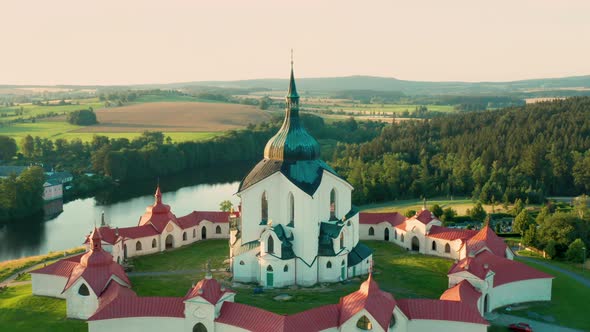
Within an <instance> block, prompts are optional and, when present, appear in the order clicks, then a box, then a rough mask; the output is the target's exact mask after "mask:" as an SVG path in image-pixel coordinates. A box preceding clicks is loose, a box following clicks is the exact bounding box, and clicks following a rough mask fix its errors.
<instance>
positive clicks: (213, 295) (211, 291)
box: [184, 276, 234, 304]
mask: <svg viewBox="0 0 590 332" xmlns="http://www.w3.org/2000/svg"><path fill="white" fill-rule="evenodd" d="M226 293H234V291H232V290H226V289H224V288H223V287H222V286H221V285H220V284H219V283H218V282H217V280H215V279H213V278H211V276H206V277H205V278H204V279H201V280H200V281H199V282H198V283H197V284H196V285H195V286H194V287H193V288H191V289H190V290H189V291H188V293H187V294H186V295H185V297H184V299H185V300H187V299H191V298H194V297H198V296H199V297H201V298H203V299H205V300H207V302H209V303H211V304H217V302H219V299H221V297H222V296H223V295H224V294H226Z"/></svg>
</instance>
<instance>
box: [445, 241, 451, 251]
mask: <svg viewBox="0 0 590 332" xmlns="http://www.w3.org/2000/svg"><path fill="white" fill-rule="evenodd" d="M445 252H446V253H447V254H449V253H451V246H450V245H449V244H448V243H447V244H445Z"/></svg>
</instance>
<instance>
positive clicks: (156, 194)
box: [154, 183, 162, 204]
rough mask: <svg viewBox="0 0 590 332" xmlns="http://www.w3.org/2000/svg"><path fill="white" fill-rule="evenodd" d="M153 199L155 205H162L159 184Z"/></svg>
mask: <svg viewBox="0 0 590 332" xmlns="http://www.w3.org/2000/svg"><path fill="white" fill-rule="evenodd" d="M154 197H155V198H156V204H161V203H162V192H161V191H160V184H159V183H158V186H157V187H156V193H155V194H154Z"/></svg>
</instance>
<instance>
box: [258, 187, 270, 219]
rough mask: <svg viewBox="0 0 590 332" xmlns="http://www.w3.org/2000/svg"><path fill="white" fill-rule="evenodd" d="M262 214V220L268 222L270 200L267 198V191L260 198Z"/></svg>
mask: <svg viewBox="0 0 590 332" xmlns="http://www.w3.org/2000/svg"><path fill="white" fill-rule="evenodd" d="M260 215H261V218H262V221H263V222H264V223H266V222H267V221H268V200H267V198H266V191H265V192H263V193H262V197H261V198H260Z"/></svg>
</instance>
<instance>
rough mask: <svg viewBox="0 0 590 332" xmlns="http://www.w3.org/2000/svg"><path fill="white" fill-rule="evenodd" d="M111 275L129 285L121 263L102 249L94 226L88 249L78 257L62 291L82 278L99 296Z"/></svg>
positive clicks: (98, 234) (100, 240) (100, 239)
mask: <svg viewBox="0 0 590 332" xmlns="http://www.w3.org/2000/svg"><path fill="white" fill-rule="evenodd" d="M113 276H116V277H118V278H119V279H120V280H121V281H122V282H124V283H126V284H127V285H131V282H130V281H129V278H127V275H126V274H125V271H123V268H122V267H121V265H119V264H117V263H115V262H113V256H112V255H111V254H109V253H108V252H106V251H104V250H103V249H102V238H101V236H100V232H99V231H98V229H97V228H95V229H94V231H93V232H92V234H91V235H90V251H88V252H86V253H85V254H84V255H82V256H81V257H80V263H79V264H77V265H76V266H75V267H74V268H73V269H72V272H71V274H70V275H69V278H68V281H67V283H66V285H65V287H64V290H63V291H64V292H65V291H66V290H68V289H69V288H70V287H71V286H72V285H74V283H76V281H77V280H78V279H80V278H83V279H84V280H85V281H86V282H87V283H88V285H89V286H90V288H92V290H93V291H94V293H95V294H96V295H97V296H100V294H102V292H103V291H104V289H105V288H106V286H107V284H108V283H109V281H110V280H111V278H112V277H113Z"/></svg>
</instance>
